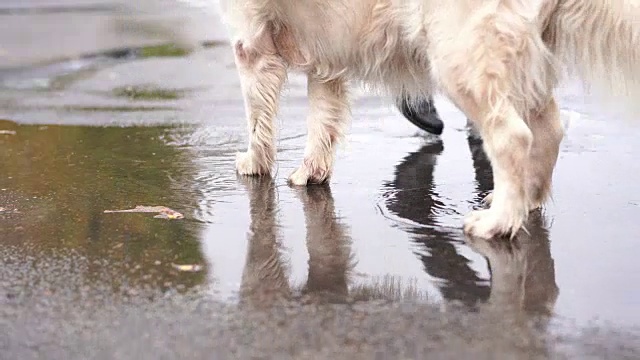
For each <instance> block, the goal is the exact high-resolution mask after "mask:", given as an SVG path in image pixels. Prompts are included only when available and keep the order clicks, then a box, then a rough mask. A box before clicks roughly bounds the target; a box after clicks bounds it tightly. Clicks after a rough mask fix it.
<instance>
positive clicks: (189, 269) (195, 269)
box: [171, 263, 202, 272]
mask: <svg viewBox="0 0 640 360" xmlns="http://www.w3.org/2000/svg"><path fill="white" fill-rule="evenodd" d="M171 266H173V268H174V269H176V270H178V271H184V272H198V271H200V270H202V266H200V265H197V264H193V265H178V264H173V263H172V264H171Z"/></svg>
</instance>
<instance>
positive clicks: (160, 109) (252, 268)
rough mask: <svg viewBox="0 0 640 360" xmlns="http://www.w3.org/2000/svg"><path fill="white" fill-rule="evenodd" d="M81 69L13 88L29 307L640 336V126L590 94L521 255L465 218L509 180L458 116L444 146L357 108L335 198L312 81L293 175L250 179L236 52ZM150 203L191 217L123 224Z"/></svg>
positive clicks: (7, 155)
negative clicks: (155, 305) (312, 174)
mask: <svg viewBox="0 0 640 360" xmlns="http://www.w3.org/2000/svg"><path fill="white" fill-rule="evenodd" d="M138 54H139V53H138ZM81 65H82V66H80V65H78V63H77V62H71V63H69V62H65V63H55V64H53V65H47V66H46V67H35V68H34V67H29V68H25V69H20V70H19V71H18V70H12V71H6V72H3V73H2V74H0V75H1V76H0V84H2V89H0V104H2V106H1V107H0V118H2V119H3V120H2V121H0V131H2V132H1V133H0V208H3V210H2V211H0V239H1V242H2V245H3V250H2V252H1V253H0V254H1V256H0V261H1V262H2V264H3V265H4V266H3V267H4V268H5V269H16V270H15V271H13V270H12V271H11V272H10V273H7V278H6V279H3V280H2V281H3V283H4V284H5V286H3V289H4V290H1V292H0V293H2V292H3V293H4V295H6V296H7V298H8V299H9V298H10V299H24V303H29V300H28V299H30V296H35V295H33V294H37V295H38V296H41V295H42V292H38V291H40V290H42V289H40V287H43V286H44V288H45V290H46V291H45V292H44V293H45V294H47V295H46V296H48V297H51V299H52V300H51V303H49V305H48V306H51V309H56V308H57V306H62V305H60V304H58V303H57V302H58V301H60V302H61V301H62V300H56V299H57V298H56V296H62V295H60V294H66V293H67V292H68V291H71V292H74V291H78V292H80V293H82V294H85V295H84V298H82V306H83V307H86V308H89V309H91V306H92V304H93V302H95V304H98V303H100V304H102V302H103V300H100V301H98V300H99V296H95V295H92V294H94V293H93V292H92V289H98V288H99V289H101V290H100V294H101V295H100V296H105V295H104V294H105V292H106V293H107V294H112V295H113V294H128V295H129V296H134V297H135V296H136V294H139V293H142V292H143V291H146V290H149V289H150V290H153V291H159V292H161V293H165V294H171V293H173V291H178V292H182V293H185V292H188V290H193V291H196V292H197V293H198V294H199V295H198V296H200V297H204V298H207V299H212V300H214V301H217V302H220V303H223V304H231V305H233V304H237V303H239V302H245V301H248V302H253V303H254V304H257V305H264V304H270V302H271V301H274V300H276V299H278V298H280V297H285V298H289V299H295V300H296V301H302V303H309V302H314V299H316V298H317V296H322V297H323V298H324V297H325V296H328V297H329V299H330V300H331V301H332V302H337V303H344V302H347V303H352V302H353V301H358V302H364V303H365V304H376V301H377V300H385V301H392V302H403V303H408V304H414V305H418V304H434V303H435V304H451V303H454V304H458V305H459V306H461V307H462V309H463V312H465V313H469V314H472V313H474V312H475V311H477V310H478V309H479V308H481V307H483V306H486V304H489V305H491V306H494V305H495V306H497V308H498V309H503V311H505V312H506V311H507V310H508V309H516V310H517V311H516V312H518V313H519V312H521V311H522V310H524V313H526V314H528V315H530V316H533V315H536V316H543V317H544V318H548V316H551V319H552V321H553V322H555V323H557V324H560V325H559V326H560V328H563V329H572V330H571V331H578V330H575V329H581V328H582V327H584V326H587V325H589V324H592V323H593V322H595V323H596V324H598V325H597V326H602V327H603V328H611V327H612V328H616V329H622V330H621V331H627V330H629V331H631V330H632V329H633V328H635V327H638V326H639V325H640V313H639V312H638V311H637V308H638V304H639V302H640V292H639V291H638V289H637V287H636V286H635V284H637V283H638V282H639V281H640V276H639V275H638V274H639V272H638V271H637V268H638V266H637V254H638V253H640V242H639V241H638V234H639V230H640V226H639V225H638V222H637V221H636V219H637V218H638V216H639V215H640V197H639V195H638V194H639V193H638V186H637V183H638V181H637V178H638V176H640V175H638V174H640V172H638V170H639V165H638V163H637V162H636V161H635V159H636V158H637V157H638V155H640V154H638V150H637V149H636V148H635V147H634V146H633V144H634V143H635V138H634V135H633V134H634V132H636V131H637V126H636V125H635V124H634V123H624V122H620V121H615V120H616V119H615V115H614V112H613V111H612V110H611V109H608V110H607V109H600V108H599V106H598V105H597V103H596V102H595V101H594V100H592V99H590V98H586V99H585V98H583V97H582V95H581V93H580V91H579V90H578V89H576V88H575V87H573V86H566V87H565V88H564V89H563V90H562V92H561V106H562V107H563V117H564V119H565V121H567V123H568V130H567V137H566V138H565V141H564V143H563V145H562V152H561V156H560V160H559V163H558V168H557V171H556V174H555V179H554V181H555V185H554V199H553V201H552V202H551V203H550V204H549V206H548V207H547V209H545V211H543V212H540V213H535V214H533V215H532V216H531V219H530V221H529V222H528V224H527V230H528V232H522V233H521V234H519V235H518V236H517V237H516V239H514V240H513V241H511V242H508V241H480V240H475V241H469V240H468V239H466V238H465V237H464V235H463V234H462V231H461V224H462V219H463V217H464V215H465V214H466V213H468V211H470V210H472V209H473V208H476V207H479V206H481V199H482V198H483V197H484V195H486V193H487V192H488V191H489V190H491V188H492V186H493V184H492V175H491V170H490V167H489V164H488V162H487V159H486V156H485V155H484V153H483V151H482V147H481V142H480V141H479V140H478V139H477V138H476V137H475V136H473V134H472V133H470V132H469V131H467V129H466V128H465V124H466V121H465V119H464V117H463V116H462V115H461V114H460V113H459V112H458V111H457V110H456V109H455V108H454V107H453V106H452V105H451V104H450V103H448V102H447V101H445V100H444V99H438V101H437V106H438V109H439V111H440V113H441V116H442V117H443V119H445V122H446V127H445V132H444V134H443V135H442V137H441V138H432V137H429V136H426V135H424V134H422V133H419V132H418V131H417V130H416V129H415V128H413V127H412V125H410V124H409V123H408V122H407V121H406V120H404V119H403V118H402V117H401V116H400V114H399V113H398V112H397V111H396V110H395V109H393V108H390V107H389V106H387V105H386V104H385V103H383V102H382V100H381V99H378V98H376V97H372V96H368V95H366V94H363V93H357V94H356V100H355V105H354V121H353V123H352V125H351V129H350V132H349V136H348V141H347V142H346V144H345V145H344V146H343V147H342V148H340V150H339V152H338V161H337V165H336V170H335V173H334V177H333V179H332V181H331V183H330V184H329V185H328V186H313V187H309V188H306V189H303V188H291V187H289V186H288V185H287V184H286V177H287V176H288V174H289V173H290V172H292V171H293V170H294V169H295V168H296V167H297V166H298V164H299V162H300V160H301V157H302V153H303V149H304V143H305V122H304V118H305V116H306V110H307V105H306V99H305V97H304V94H305V87H304V81H303V80H302V78H301V77H299V76H293V77H292V79H291V81H290V84H289V86H288V89H287V94H286V97H285V99H284V100H283V105H282V111H281V116H280V118H279V120H278V127H279V130H280V133H279V141H278V148H279V153H278V167H277V169H275V170H274V174H273V176H272V177H271V178H261V179H252V178H242V177H238V176H237V175H236V173H235V170H234V157H235V153H236V152H237V151H242V150H243V149H244V147H245V146H246V143H245V124H244V120H243V116H244V113H243V106H242V101H241V99H240V89H239V84H238V80H237V76H236V75H235V71H234V69H233V63H232V58H231V54H230V53H229V50H228V48H227V47H225V46H219V47H213V48H209V49H205V50H201V51H198V52H195V53H193V54H189V55H185V56H178V57H153V56H152V57H146V58H140V57H135V56H133V57H119V58H112V57H97V58H91V59H90V60H88V62H87V63H82V64H81ZM578 114H580V115H578ZM137 205H149V206H155V205H158V206H166V207H169V208H171V209H173V210H176V211H179V212H181V213H182V214H184V216H185V218H184V219H175V220H165V219H157V218H154V217H153V214H136V213H108V214H105V213H104V211H105V210H120V209H130V208H133V207H135V206H137ZM184 266H186V267H184ZM42 269H47V270H46V271H44V270H42ZM185 269H188V270H193V271H184V270H185ZM18 270H19V271H18ZM7 271H8V270H7ZM11 273H13V274H18V273H19V274H20V275H19V276H18V275H10V274H11ZM51 274H53V275H51ZM71 279H75V280H73V281H71ZM77 279H80V280H77ZM65 280H68V282H67V281H65ZM69 283H73V284H75V285H74V286H76V285H77V287H73V288H72V290H69V288H68V286H69ZM103 288H106V289H107V290H104V289H103ZM34 289H35V290H34ZM38 289H40V290H38ZM43 291H44V290H43ZM30 294H31V295H30ZM56 294H57V295H56ZM86 294H88V295H86ZM110 296H111V295H110ZM62 298H64V297H62ZM65 299H66V298H65ZM21 301H22V300H21ZM73 304H74V303H72V305H71V306H74V305H73ZM76 305H77V306H80V304H79V303H76ZM15 306H17V310H16V311H17V313H18V314H22V312H24V313H29V311H30V310H28V309H26V308H21V307H20V302H18V303H17V305H15ZM95 308H96V309H98V308H99V306H98V305H95ZM416 309H417V308H416ZM421 309H422V308H421ZM415 311H418V310H415ZM420 311H424V309H422V310H420ZM116 312H118V311H116ZM310 316H311V317H314V316H316V315H310ZM18 318H20V317H18ZM316 318H318V319H320V318H322V316H320V315H317V316H316ZM318 321H319V320H318ZM403 321H406V320H403ZM195 323H197V322H195ZM16 324H18V323H17V322H16V323H13V325H14V326H17V325H16ZM143 324H144V323H143ZM402 324H403V322H400V325H402ZM406 324H410V322H407V323H406ZM400 325H399V326H400ZM52 326H55V325H52ZM73 326H74V325H71V327H72V328H73ZM142 326H143V327H144V326H148V327H149V328H152V327H153V326H152V325H151V324H147V325H142ZM301 326H302V327H303V328H304V326H303V325H301ZM402 326H404V325H402ZM402 326H400V327H401V328H402ZM443 326H444V327H445V328H447V326H446V325H443ZM195 327H196V325H194V328H195ZM410 327H411V326H410V325H406V328H407V329H409V328H410ZM452 329H457V328H455V327H453V328H452ZM293 331H295V330H293ZM407 331H409V330H407ZM452 331H453V332H454V333H455V332H457V331H458V330H452ZM16 334H18V333H16ZM111 335H113V334H111ZM16 336H18V335H16ZM416 336H418V335H416ZM36 338H37V336H36ZM115 338H117V337H115ZM14 340H15V339H14ZM496 341H497V340H496ZM596 342H597V343H602V344H604V343H608V340H607V338H600V339H596ZM488 343H489V344H491V341H490V340H489V341H488ZM114 344H115V345H114V346H117V342H116V343H114ZM447 346H449V345H447ZM630 346H631V345H630ZM631 347H632V346H631Z"/></svg>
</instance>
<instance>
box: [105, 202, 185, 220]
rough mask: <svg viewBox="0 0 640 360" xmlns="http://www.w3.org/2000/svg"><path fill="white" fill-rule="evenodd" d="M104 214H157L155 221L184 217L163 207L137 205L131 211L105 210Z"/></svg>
mask: <svg viewBox="0 0 640 360" xmlns="http://www.w3.org/2000/svg"><path fill="white" fill-rule="evenodd" d="M104 212H105V214H108V213H130V212H131V213H158V215H156V216H154V218H156V219H168V220H174V219H183V218H184V215H182V214H180V213H179V212H177V211H175V210H171V209H169V208H168V207H165V206H143V205H138V206H136V207H135V208H133V209H126V210H105V211H104Z"/></svg>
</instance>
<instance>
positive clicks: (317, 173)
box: [289, 160, 331, 186]
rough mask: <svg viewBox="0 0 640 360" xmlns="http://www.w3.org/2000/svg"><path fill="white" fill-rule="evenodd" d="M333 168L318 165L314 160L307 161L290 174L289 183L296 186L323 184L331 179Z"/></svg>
mask: <svg viewBox="0 0 640 360" xmlns="http://www.w3.org/2000/svg"><path fill="white" fill-rule="evenodd" d="M330 176H331V170H329V169H325V168H324V167H321V166H318V165H317V164H316V163H314V162H312V161H307V160H305V162H304V163H303V164H302V165H301V166H300V167H299V168H298V169H296V171H294V172H293V173H292V174H291V175H290V176H289V183H290V184H291V185H296V186H305V185H308V184H323V183H325V182H327V181H328V180H329V178H330Z"/></svg>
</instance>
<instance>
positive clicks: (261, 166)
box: [236, 151, 270, 175]
mask: <svg viewBox="0 0 640 360" xmlns="http://www.w3.org/2000/svg"><path fill="white" fill-rule="evenodd" d="M269 168H270V166H269V164H265V163H264V162H261V161H260V160H259V159H257V158H256V156H255V155H254V154H253V153H251V152H249V151H248V152H240V153H237V154H236V170H237V171H238V173H239V174H240V175H267V174H269V172H270V170H269Z"/></svg>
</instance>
